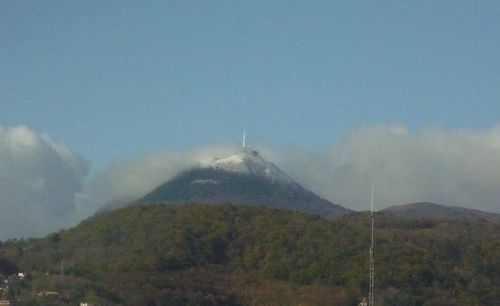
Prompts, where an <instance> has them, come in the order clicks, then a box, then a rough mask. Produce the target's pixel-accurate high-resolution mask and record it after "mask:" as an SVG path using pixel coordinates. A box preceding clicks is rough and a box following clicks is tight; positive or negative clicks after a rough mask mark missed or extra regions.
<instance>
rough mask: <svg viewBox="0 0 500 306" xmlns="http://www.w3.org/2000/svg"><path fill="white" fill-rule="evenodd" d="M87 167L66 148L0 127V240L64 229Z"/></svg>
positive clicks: (29, 132)
mask: <svg viewBox="0 0 500 306" xmlns="http://www.w3.org/2000/svg"><path fill="white" fill-rule="evenodd" d="M87 171H88V164H87V162H86V161H85V160H83V159H82V158H81V157H79V156H77V155H76V154H74V153H72V152H71V151H70V150H69V149H68V148H67V147H66V146H64V145H63V144H59V143H56V142H54V141H53V140H51V139H50V138H49V137H48V136H47V135H40V134H37V133H35V132H34V131H32V130H30V129H28V128H26V127H23V126H18V127H11V128H2V127H0V224H1V226H0V239H5V238H12V237H31V236H39V235H43V234H46V233H48V232H51V231H55V230H57V229H60V228H61V227H63V226H67V225H68V224H69V221H70V220H71V218H72V216H73V214H74V213H75V205H74V203H75V193H76V192H78V191H80V190H81V187H82V185H83V182H84V179H85V177H86V175H87Z"/></svg>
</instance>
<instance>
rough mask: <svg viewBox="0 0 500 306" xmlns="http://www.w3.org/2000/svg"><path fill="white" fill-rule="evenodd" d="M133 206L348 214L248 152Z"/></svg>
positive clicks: (208, 165) (190, 174)
mask: <svg viewBox="0 0 500 306" xmlns="http://www.w3.org/2000/svg"><path fill="white" fill-rule="evenodd" d="M137 203H138V204H140V203H168V204H182V203H200V204H216V203H232V204H239V205H241V204H245V205H253V206H266V207H272V208H279V209H291V210H295V211H300V212H305V213H309V214H314V215H320V216H323V217H335V216H340V215H345V214H348V213H351V211H350V210H349V209H346V208H344V207H342V206H340V205H336V204H333V203H331V202H329V201H327V200H325V199H323V198H321V197H319V196H317V195H316V194H314V193H312V192H311V191H309V190H307V189H305V188H304V187H302V186H301V185H299V184H298V183H296V182H295V181H293V180H292V179H291V178H290V177H289V176H287V175H286V174H285V173H284V172H283V171H282V170H281V169H279V168H278V167H277V166H276V165H274V164H273V163H271V162H269V161H267V160H265V159H264V158H263V157H262V156H261V155H260V154H259V153H258V152H257V151H254V150H250V149H243V150H242V151H241V152H239V153H237V154H234V155H231V156H229V157H226V158H221V159H215V160H213V161H210V162H205V163H202V164H201V165H200V166H198V167H195V168H192V169H189V170H187V171H184V172H182V173H180V174H178V175H177V176H175V177H174V178H173V179H171V180H169V181H167V182H165V183H164V184H162V185H160V186H158V187H157V188H156V189H155V190H153V191H152V192H150V193H148V194H147V195H145V196H144V197H143V198H141V199H140V200H139V201H137ZM137 203H136V204H137Z"/></svg>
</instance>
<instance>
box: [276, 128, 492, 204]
mask: <svg viewBox="0 0 500 306" xmlns="http://www.w3.org/2000/svg"><path fill="white" fill-rule="evenodd" d="M271 151H272V150H271ZM274 151H276V150H274ZM277 151H279V152H280V154H278V156H280V157H281V158H280V160H279V163H280V164H281V165H282V167H283V168H284V169H285V170H287V171H288V173H290V175H291V176H292V177H294V178H296V179H297V181H299V182H301V183H302V184H304V185H305V186H306V187H309V188H310V189H311V190H313V191H315V192H317V193H318V194H320V195H322V196H324V197H325V198H327V199H329V200H331V201H333V202H335V203H340V204H342V205H344V206H346V207H348V208H352V209H355V210H366V209H369V198H370V192H369V190H370V185H371V184H374V185H375V190H376V193H375V196H376V199H375V200H376V206H377V208H378V209H382V208H385V207H389V206H392V205H397V204H404V203H411V202H418V201H429V202H434V203H439V204H444V205H455V206H463V207H467V208H474V209H481V210H486V211H492V212H497V213H499V212H500V205H499V204H500V203H499V199H500V188H498V186H500V129H499V128H494V129H491V130H488V131H485V132H480V133H479V132H472V131H465V130H463V131H456V132H452V133H449V132H445V131H443V130H441V129H438V128H430V129H427V130H425V131H423V132H421V133H419V134H412V133H410V132H409V131H408V129H407V128H405V127H404V126H401V125H379V126H364V127H360V128H357V129H355V130H353V131H351V132H350V133H349V134H348V135H346V136H345V137H344V139H343V140H342V142H340V143H338V144H333V145H331V146H330V147H329V148H327V149H326V150H325V151H323V152H307V151H303V150H301V149H297V148H295V149H294V148H288V149H284V150H283V149H278V150H277ZM274 154H275V155H276V153H274Z"/></svg>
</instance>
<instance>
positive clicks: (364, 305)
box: [359, 298, 368, 306]
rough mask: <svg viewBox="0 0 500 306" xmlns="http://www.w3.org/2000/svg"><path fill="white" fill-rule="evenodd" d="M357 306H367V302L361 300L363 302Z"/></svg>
mask: <svg viewBox="0 0 500 306" xmlns="http://www.w3.org/2000/svg"><path fill="white" fill-rule="evenodd" d="M359 306H368V302H367V301H366V299H365V298H363V300H362V301H361V302H360V303H359Z"/></svg>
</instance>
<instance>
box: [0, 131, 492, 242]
mask: <svg viewBox="0 0 500 306" xmlns="http://www.w3.org/2000/svg"><path fill="white" fill-rule="evenodd" d="M254 147H255V148H256V149H258V150H259V151H261V154H262V155H263V156H264V157H266V158H267V159H268V160H270V161H272V162H274V163H275V164H277V165H278V166H279V167H281V168H282V169H283V170H284V171H285V172H286V173H288V174H289V175H290V176H291V177H292V178H294V179H295V180H296V181H297V182H299V183H301V184H302V185H304V186H305V187H307V188H309V189H311V190H312V191H314V192H316V193H318V194H319V195H321V196H323V197H324V198H326V199H328V200H330V201H332V202H334V203H338V204H342V205H343V206H345V207H348V208H351V209H354V210H366V209H368V208H369V200H370V185H371V184H374V185H375V189H376V193H375V204H376V208H377V209H382V208H385V207H388V206H392V205H396V204H403V203H410V202H417V201H429V202H435V203H439V204H445V205H456V206H463V207H468V208H475V209H480V210H485V211H492V212H497V213H500V205H499V199H500V188H498V186H500V128H492V129H490V130H487V131H482V132H474V131H467V130H462V131H454V132H446V131H443V130H441V129H439V128H429V129H427V130H425V131H422V132H419V133H411V132H410V131H409V130H408V129H407V128H406V127H405V126H402V125H376V126H373V125H370V126H362V127H359V128H356V129H354V130H352V131H351V132H350V133H348V134H346V135H345V136H344V138H343V139H342V140H341V141H340V142H338V143H335V144H332V145H330V146H329V147H327V148H325V149H323V150H318V151H310V150H306V149H303V148H300V147H297V146H293V145H291V146H272V145H267V144H256V145H254ZM238 150H239V148H238V147H236V146H231V145H216V146H205V147H201V148H198V149H196V150H190V151H188V152H182V153H179V152H170V151H164V152H156V153H151V154H147V155H144V156H139V157H137V158H134V159H130V160H116V161H114V162H112V163H111V164H110V165H109V167H107V168H106V169H105V170H103V171H101V172H99V173H96V174H94V175H92V176H90V177H88V176H87V175H88V170H89V169H88V168H89V166H88V163H87V162H86V161H85V160H84V159H83V158H82V157H79V156H78V155H77V154H75V153H73V152H71V150H70V149H69V148H67V147H66V146H65V145H63V144H60V143H55V142H54V141H53V140H51V139H50V137H48V136H47V135H40V134H37V133H36V132H34V131H32V130H30V129H28V128H26V127H22V126H21V127H13V128H7V129H4V128H0V182H1V184H0V224H1V231H0V240H1V239H5V238H13V237H28V236H30V237H31V236H40V235H43V234H46V233H48V232H51V231H55V230H57V229H59V228H61V227H66V226H71V225H74V224H76V223H77V222H78V221H80V220H82V219H84V218H86V217H88V216H90V215H93V214H94V213H95V212H96V211H98V210H99V209H102V208H103V207H113V206H120V205H124V204H126V203H128V202H129V201H132V200H135V199H137V198H139V197H141V196H143V195H144V194H146V193H147V192H149V191H151V190H152V189H154V188H155V187H156V186H158V185H159V184H161V183H163V182H164V181H166V180H168V179H169V178H172V177H173V176H174V175H176V174H177V173H179V172H180V171H182V170H184V169H187V168H189V167H192V166H194V165H196V164H198V163H200V162H202V161H206V160H211V159H213V158H215V157H224V156H227V155H229V154H232V153H234V152H237V151H238Z"/></svg>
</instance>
